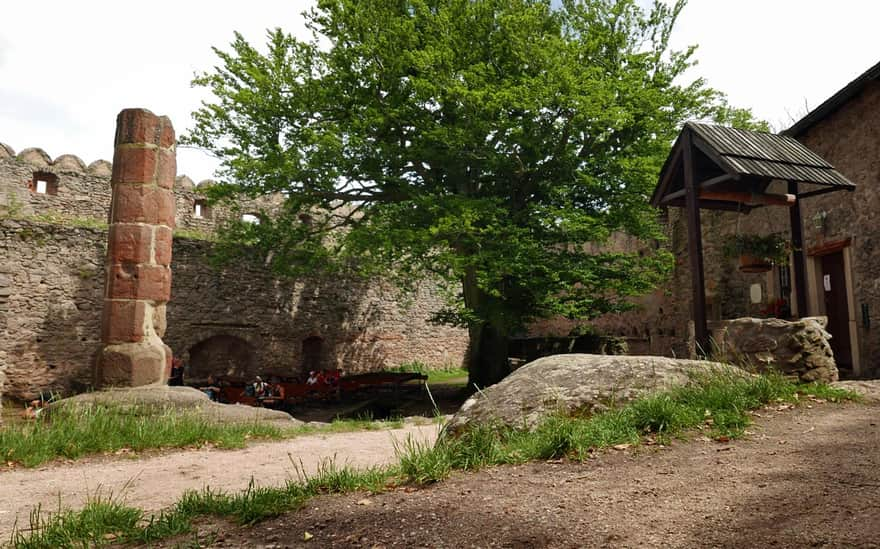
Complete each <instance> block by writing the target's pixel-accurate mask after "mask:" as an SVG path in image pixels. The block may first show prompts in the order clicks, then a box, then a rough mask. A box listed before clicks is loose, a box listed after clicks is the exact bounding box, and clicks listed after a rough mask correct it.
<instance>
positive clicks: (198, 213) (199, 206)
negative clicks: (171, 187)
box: [193, 199, 211, 219]
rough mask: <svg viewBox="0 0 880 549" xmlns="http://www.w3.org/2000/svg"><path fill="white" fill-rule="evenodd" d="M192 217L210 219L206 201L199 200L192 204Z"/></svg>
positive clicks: (209, 210)
mask: <svg viewBox="0 0 880 549" xmlns="http://www.w3.org/2000/svg"><path fill="white" fill-rule="evenodd" d="M193 217H195V218H198V219H210V218H211V208H210V207H208V201H207V200H202V199H199V200H196V201H195V202H193Z"/></svg>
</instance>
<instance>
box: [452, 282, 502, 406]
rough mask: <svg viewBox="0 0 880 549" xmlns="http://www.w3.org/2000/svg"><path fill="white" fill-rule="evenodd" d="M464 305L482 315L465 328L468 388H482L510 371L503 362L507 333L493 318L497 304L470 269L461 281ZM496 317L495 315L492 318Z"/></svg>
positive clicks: (497, 309)
mask: <svg viewBox="0 0 880 549" xmlns="http://www.w3.org/2000/svg"><path fill="white" fill-rule="evenodd" d="M462 285H463V289H464V292H463V293H464V299H465V304H466V305H467V307H468V308H469V309H471V310H472V311H474V312H476V313H477V314H478V315H479V316H481V317H483V321H482V322H480V323H479V324H475V325H472V326H471V327H470V328H469V329H468V335H469V339H470V341H469V349H468V351H469V352H468V389H469V390H470V391H474V390H475V388H480V389H483V388H485V387H488V386H489V385H494V384H496V383H498V382H499V381H501V380H502V379H504V377H505V376H506V375H507V374H509V373H510V366H509V364H508V361H507V351H508V337H507V336H508V334H507V331H506V330H505V329H504V326H503V324H502V323H501V322H500V321H499V319H497V317H498V316H499V311H500V304H498V303H493V302H492V301H493V300H497V299H498V298H496V297H493V296H491V295H489V294H487V293H486V292H484V291H483V290H481V289H480V287H479V286H478V285H477V277H476V273H475V272H474V271H473V270H471V271H469V272H468V273H466V274H465V277H464V280H462ZM493 317H496V318H493Z"/></svg>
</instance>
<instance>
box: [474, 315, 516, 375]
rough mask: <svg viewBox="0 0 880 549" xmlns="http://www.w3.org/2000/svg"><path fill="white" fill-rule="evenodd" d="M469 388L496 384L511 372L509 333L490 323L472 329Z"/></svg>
mask: <svg viewBox="0 0 880 549" xmlns="http://www.w3.org/2000/svg"><path fill="white" fill-rule="evenodd" d="M469 332H470V355H469V361H468V388H469V389H470V390H471V391H473V390H475V387H477V388H480V389H483V388H485V387H488V386H489V385H494V384H496V383H498V382H499V381H501V380H502V379H504V377H505V376H507V374H509V373H510V365H509V363H508V360H507V351H508V339H507V335H506V334H504V333H503V332H502V331H501V330H498V329H497V328H496V327H495V326H493V325H492V324H489V323H485V324H482V325H480V326H475V327H472V328H471V329H470V330H469Z"/></svg>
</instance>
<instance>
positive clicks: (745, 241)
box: [724, 233, 789, 265]
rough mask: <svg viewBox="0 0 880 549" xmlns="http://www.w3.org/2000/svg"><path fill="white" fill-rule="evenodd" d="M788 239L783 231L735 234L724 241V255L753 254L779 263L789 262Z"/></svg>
mask: <svg viewBox="0 0 880 549" xmlns="http://www.w3.org/2000/svg"><path fill="white" fill-rule="evenodd" d="M788 252H789V246H788V239H787V238H786V236H785V235H784V234H782V233H773V234H769V235H757V234H735V235H731V236H730V237H728V238H727V240H726V241H725V243H724V255H725V256H726V257H737V256H740V255H751V256H754V257H757V258H760V259H765V260H767V261H769V262H771V263H775V264H777V265H786V264H788Z"/></svg>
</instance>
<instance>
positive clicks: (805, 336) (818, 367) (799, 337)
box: [711, 316, 838, 383]
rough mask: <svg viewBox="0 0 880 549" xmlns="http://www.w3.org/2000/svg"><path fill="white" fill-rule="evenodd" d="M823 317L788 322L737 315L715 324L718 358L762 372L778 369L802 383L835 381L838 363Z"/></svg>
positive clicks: (713, 328)
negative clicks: (829, 341) (795, 377)
mask: <svg viewBox="0 0 880 549" xmlns="http://www.w3.org/2000/svg"><path fill="white" fill-rule="evenodd" d="M827 324H828V319H827V318H826V317H824V316H815V317H806V318H802V319H800V320H795V321H788V320H780V319H778V318H737V319H734V320H723V321H721V322H717V323H714V324H713V325H712V326H711V328H712V339H713V345H714V347H715V348H714V349H713V350H714V351H715V353H716V356H717V357H718V358H719V359H720V360H724V361H726V362H731V363H733V364H738V365H740V366H743V367H745V368H753V369H756V370H758V371H764V370H767V369H769V368H777V369H778V370H779V371H780V372H782V373H783V374H785V375H791V376H797V377H798V379H800V380H801V381H805V382H812V381H821V382H824V383H831V382H832V381H837V377H838V375H837V365H836V364H835V362H834V354H833V353H832V352H831V345H830V344H829V343H828V340H829V339H831V334H829V333H828V332H827V331H825V326H826V325H827Z"/></svg>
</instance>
